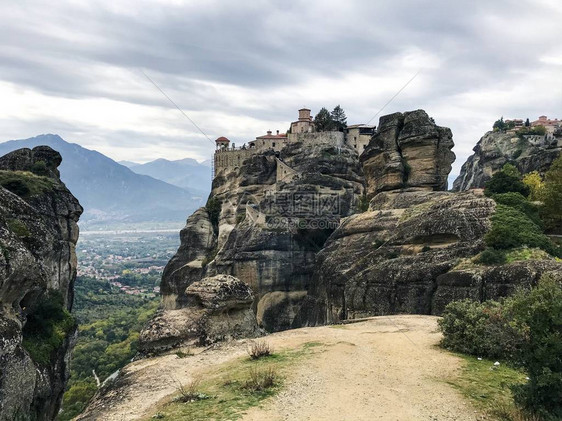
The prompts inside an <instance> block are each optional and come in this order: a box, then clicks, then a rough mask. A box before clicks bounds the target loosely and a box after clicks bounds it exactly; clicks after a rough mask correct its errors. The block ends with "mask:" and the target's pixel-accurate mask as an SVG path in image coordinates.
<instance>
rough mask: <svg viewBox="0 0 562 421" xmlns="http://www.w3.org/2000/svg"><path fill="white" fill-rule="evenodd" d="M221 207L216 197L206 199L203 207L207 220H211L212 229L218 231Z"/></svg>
mask: <svg viewBox="0 0 562 421" xmlns="http://www.w3.org/2000/svg"><path fill="white" fill-rule="evenodd" d="M221 207H222V205H221V202H220V201H219V200H218V199H217V198H216V197H210V198H209V200H207V204H206V205H205V209H206V210H207V213H208V214H209V220H210V221H211V224H212V225H213V229H214V230H215V231H218V228H219V217H220V214H221Z"/></svg>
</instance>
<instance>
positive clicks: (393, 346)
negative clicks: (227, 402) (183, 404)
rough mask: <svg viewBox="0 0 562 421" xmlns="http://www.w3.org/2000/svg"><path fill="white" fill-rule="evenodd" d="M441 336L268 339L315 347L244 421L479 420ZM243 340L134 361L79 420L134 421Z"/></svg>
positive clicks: (406, 332) (389, 332) (406, 328)
mask: <svg viewBox="0 0 562 421" xmlns="http://www.w3.org/2000/svg"><path fill="white" fill-rule="evenodd" d="M440 336H441V335H440V333H438V332H437V318H436V317H432V316H383V317H374V318H372V319H368V320H366V321H363V322H360V323H352V324H348V325H342V326H336V327H330V326H323V327H316V328H303V329H296V330H291V331H286V332H280V333H276V334H272V335H269V336H268V337H267V341H268V342H269V343H270V344H271V345H272V346H273V347H274V349H275V350H284V349H294V348H298V347H300V346H302V345H303V344H305V343H307V342H320V343H322V344H324V345H322V346H321V347H319V349H318V350H317V351H318V352H315V353H314V354H313V355H312V356H311V357H309V358H306V359H304V360H303V362H302V363H298V364H297V365H296V366H295V367H294V370H293V371H292V372H291V374H290V375H289V377H288V378H287V379H286V381H285V387H284V388H283V390H282V391H281V392H280V393H279V394H278V395H277V396H276V397H274V398H272V399H269V400H267V401H265V402H264V403H263V404H262V405H261V407H256V408H252V409H250V410H249V411H248V412H247V413H246V414H245V416H244V418H243V420H245V421H263V420H271V421H274V420H315V421H316V420H318V421H321V420H331V421H336V420H354V421H355V420H357V421H359V420H416V421H420V420H431V421H449V420H451V421H452V420H458V421H468V420H482V419H485V418H483V416H482V415H481V414H480V413H479V412H476V411H475V409H474V408H473V407H472V406H471V405H470V403H468V402H467V401H466V400H465V399H464V398H463V397H462V396H461V395H460V394H459V393H458V392H457V391H456V390H455V389H454V388H452V387H451V386H449V385H448V384H447V383H446V382H445V380H446V379H450V378H452V377H454V376H455V375H457V373H458V370H459V368H460V367H461V361H460V360H459V359H458V358H457V357H455V356H453V355H451V354H449V353H446V352H443V351H441V350H440V349H439V348H437V347H436V344H437V343H438V342H439V339H440ZM246 347H247V341H235V342H231V343H229V344H227V345H223V346H221V347H219V348H218V349H213V350H209V351H206V352H204V353H201V354H199V355H197V356H195V357H189V358H184V359H179V358H177V357H176V356H175V355H168V356H162V357H157V358H152V359H147V360H142V361H138V362H135V363H132V364H130V365H128V366H127V367H126V368H125V369H124V374H125V375H124V376H123V377H122V379H121V381H120V385H119V386H118V387H117V388H116V389H115V390H113V391H112V392H111V393H110V394H108V395H106V396H105V397H104V398H103V399H100V400H97V401H94V402H93V403H92V404H91V405H90V407H89V409H88V411H87V413H86V414H85V415H84V416H83V417H81V418H80V419H81V420H107V421H125V420H127V421H128V420H136V419H139V418H143V417H146V416H148V415H150V414H151V413H153V412H154V411H155V410H156V409H155V408H156V404H157V403H158V402H159V401H160V400H162V399H164V398H165V397H167V396H169V395H170V394H173V393H174V392H175V388H176V385H175V384H174V382H173V381H171V378H172V377H174V378H175V379H177V380H179V381H181V382H184V383H185V382H187V381H188V380H189V379H190V378H192V377H193V376H194V375H197V373H202V372H204V371H205V370H209V369H211V368H212V367H213V366H216V365H217V364H221V363H223V362H227V361H230V360H232V359H235V358H239V357H240V356H242V355H244V354H245V352H246Z"/></svg>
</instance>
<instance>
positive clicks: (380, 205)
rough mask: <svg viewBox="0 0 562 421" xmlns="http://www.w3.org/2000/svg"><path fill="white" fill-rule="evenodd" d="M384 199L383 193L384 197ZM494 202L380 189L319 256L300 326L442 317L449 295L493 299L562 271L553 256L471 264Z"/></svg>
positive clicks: (474, 196)
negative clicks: (390, 316)
mask: <svg viewBox="0 0 562 421" xmlns="http://www.w3.org/2000/svg"><path fill="white" fill-rule="evenodd" d="M381 196H383V197H381ZM494 211H495V202H494V201H493V200H491V199H489V198H486V197H483V196H482V194H481V193H478V192H464V193H456V194H455V193H449V192H423V191H419V190H418V191H416V190H412V191H407V190H406V191H400V192H397V193H396V194H388V193H381V194H379V195H378V196H377V197H375V199H374V200H373V201H372V202H371V208H370V209H369V211H367V212H365V213H362V214H358V215H354V216H352V217H349V218H346V219H345V220H344V221H343V222H342V224H341V226H340V227H339V228H338V229H337V230H336V231H335V232H334V234H332V236H331V237H330V239H329V240H328V242H327V244H326V246H325V248H324V249H323V250H322V251H321V252H320V253H319V254H318V255H317V259H316V268H315V278H314V282H313V284H312V285H311V288H310V291H309V295H310V296H311V297H314V300H311V303H312V304H313V305H312V307H311V308H304V309H303V314H302V316H301V320H302V321H303V323H304V324H311V325H315V324H324V323H334V322H338V321H341V320H345V319H354V318H360V317H367V316H374V315H385V314H398V313H408V314H440V313H441V312H442V311H443V309H444V307H445V305H447V304H448V303H449V302H451V301H453V300H459V299H464V298H472V299H476V300H486V299H497V298H499V297H502V296H506V295H509V294H510V293H512V292H513V291H514V290H515V288H516V287H518V286H529V285H532V284H534V283H535V282H536V281H537V280H538V278H539V277H540V275H541V274H542V273H544V272H549V271H557V270H558V271H559V270H562V264H560V263H557V262H556V261H554V259H553V260H551V261H550V260H547V261H526V262H515V263H512V264H510V265H503V266H501V267H487V266H480V265H475V264H473V263H471V258H472V257H474V256H475V255H476V254H478V253H479V252H480V251H482V250H483V249H484V247H485V246H484V241H483V238H484V235H485V234H486V232H487V231H488V230H489V228H490V225H491V222H490V217H491V216H492V214H493V213H494Z"/></svg>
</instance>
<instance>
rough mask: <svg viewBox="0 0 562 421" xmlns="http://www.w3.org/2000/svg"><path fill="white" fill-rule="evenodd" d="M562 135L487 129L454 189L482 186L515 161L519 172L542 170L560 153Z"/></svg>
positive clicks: (464, 166) (546, 168)
mask: <svg viewBox="0 0 562 421" xmlns="http://www.w3.org/2000/svg"><path fill="white" fill-rule="evenodd" d="M561 150H562V137H555V136H552V135H548V136H534V137H519V136H518V135H517V134H511V133H501V132H488V133H486V134H485V135H484V136H483V137H482V138H481V139H480V140H479V141H478V143H477V145H476V146H475V147H474V154H472V155H471V156H470V157H469V158H468V159H467V161H466V162H465V163H464V164H463V166H462V168H461V173H460V175H459V176H458V177H457V179H456V180H455V182H454V183H453V190H454V191H463V190H468V189H472V188H483V187H484V184H485V183H486V181H488V180H489V179H490V178H491V177H492V175H493V174H494V173H495V172H496V171H499V170H500V169H501V168H502V167H503V166H504V165H505V164H507V163H510V164H514V165H515V166H516V167H517V168H518V169H519V171H521V173H523V174H525V173H529V172H531V171H538V172H540V173H544V172H545V171H546V170H548V168H549V167H550V164H551V163H552V161H554V160H555V159H556V158H557V157H558V156H560V151H561Z"/></svg>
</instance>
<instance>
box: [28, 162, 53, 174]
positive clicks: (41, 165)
mask: <svg viewBox="0 0 562 421" xmlns="http://www.w3.org/2000/svg"><path fill="white" fill-rule="evenodd" d="M31 172H32V173H33V174H37V175H45V176H46V175H49V169H48V168H47V163H46V162H45V161H37V162H35V163H34V164H33V165H32V166H31Z"/></svg>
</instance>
